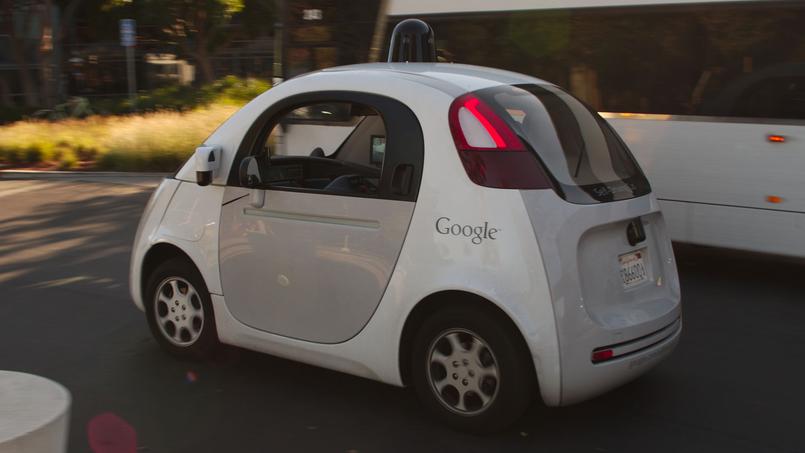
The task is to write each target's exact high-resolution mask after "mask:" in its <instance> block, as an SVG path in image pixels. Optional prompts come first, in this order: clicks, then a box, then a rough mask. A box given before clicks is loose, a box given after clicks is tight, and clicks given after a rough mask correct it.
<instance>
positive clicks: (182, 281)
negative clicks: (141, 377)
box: [144, 258, 218, 357]
mask: <svg viewBox="0 0 805 453" xmlns="http://www.w3.org/2000/svg"><path fill="white" fill-rule="evenodd" d="M144 294H145V307H146V316H147V318H148V325H149V327H150V328H151V333H152V335H153V336H154V338H156V340H157V342H158V343H159V344H160V346H162V348H163V349H165V350H166V351H168V352H170V353H171V354H174V355H177V356H184V357H205V356H208V355H210V354H211V353H212V352H213V351H214V350H215V349H216V347H217V346H218V334H217V332H216V330H215V317H214V315H213V311H212V301H211V299H210V293H209V292H208V291H207V285H205V284H204V279H203V278H202V277H201V275H200V274H199V272H198V270H197V269H196V268H195V266H193V265H192V264H191V263H189V262H187V260H185V259H181V258H174V259H170V260H168V261H165V262H163V263H161V264H160V265H158V266H157V267H156V268H155V269H154V271H153V272H152V273H151V275H150V276H149V278H148V281H147V283H146V289H145V293H144Z"/></svg>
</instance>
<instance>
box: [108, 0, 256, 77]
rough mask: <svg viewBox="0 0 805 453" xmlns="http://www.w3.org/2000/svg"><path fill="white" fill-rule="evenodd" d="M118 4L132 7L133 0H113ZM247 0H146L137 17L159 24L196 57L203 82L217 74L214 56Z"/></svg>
mask: <svg viewBox="0 0 805 453" xmlns="http://www.w3.org/2000/svg"><path fill="white" fill-rule="evenodd" d="M110 5H111V6H112V7H115V8H126V7H129V8H132V7H133V6H134V5H133V2H132V1H131V0H110ZM244 7H245V3H244V0H143V1H141V2H138V5H137V11H136V12H137V13H139V14H137V16H139V17H138V19H141V20H145V21H146V22H149V23H152V24H156V25H158V26H159V27H160V29H161V32H162V34H163V35H164V37H166V38H167V39H169V40H170V41H171V42H173V43H174V44H175V45H176V46H177V47H179V49H181V51H182V52H183V53H185V54H187V55H189V56H191V57H193V59H194V60H195V61H196V64H197V65H198V68H199V73H200V76H201V80H202V82H211V81H212V80H213V79H214V78H215V74H214V72H213V68H212V62H211V58H212V57H213V56H214V55H215V53H216V52H217V51H218V50H219V49H220V48H221V47H223V46H225V45H226V44H227V43H228V42H229V41H230V40H231V33H227V31H228V28H229V26H230V25H231V23H232V19H233V17H234V16H235V15H237V14H238V13H241V12H242V11H243V10H244Z"/></svg>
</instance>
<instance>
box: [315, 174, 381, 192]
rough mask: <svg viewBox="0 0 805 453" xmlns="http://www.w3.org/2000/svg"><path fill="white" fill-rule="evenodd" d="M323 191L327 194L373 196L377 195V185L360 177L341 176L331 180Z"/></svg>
mask: <svg viewBox="0 0 805 453" xmlns="http://www.w3.org/2000/svg"><path fill="white" fill-rule="evenodd" d="M324 190H326V191H328V192H345V193H363V194H374V193H377V184H375V183H373V182H372V181H371V180H370V179H369V178H367V177H365V176H362V175H341V176H339V177H337V178H335V179H333V180H332V181H331V182H330V184H327V186H326V187H325V188H324Z"/></svg>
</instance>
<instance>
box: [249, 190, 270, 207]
mask: <svg viewBox="0 0 805 453" xmlns="http://www.w3.org/2000/svg"><path fill="white" fill-rule="evenodd" d="M249 204H250V205H252V206H253V207H255V208H258V209H259V208H262V207H263V206H264V205H265V204H266V191H265V190H263V189H251V193H250V194H249Z"/></svg>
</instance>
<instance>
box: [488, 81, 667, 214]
mask: <svg viewBox="0 0 805 453" xmlns="http://www.w3.org/2000/svg"><path fill="white" fill-rule="evenodd" d="M475 94H476V95H477V96H478V97H480V98H482V99H483V100H484V101H485V102H486V103H487V104H489V105H490V106H491V107H492V108H493V109H495V111H496V113H497V114H498V115H499V116H500V117H501V118H503V119H504V120H505V121H506V123H507V124H508V125H509V127H511V128H512V129H513V130H514V131H515V133H516V134H517V135H519V136H520V137H521V138H523V139H524V142H526V143H527V146H528V147H529V148H531V150H532V151H533V152H535V153H537V156H538V157H539V158H540V160H541V161H542V163H543V165H544V166H545V169H546V170H547V171H548V172H549V173H550V174H551V176H552V178H553V180H554V182H555V184H556V185H557V189H558V190H559V191H560V192H561V194H560V195H562V196H563V197H564V198H565V199H566V200H567V201H570V202H572V203H584V204H588V203H598V202H607V201H617V200H625V199H628V198H634V197H639V196H642V195H645V194H647V193H649V192H650V191H651V188H650V186H649V184H648V181H647V180H646V178H645V176H644V175H643V172H642V171H641V170H640V167H639V166H638V165H637V162H636V161H635V159H634V157H632V155H631V153H630V152H629V149H628V148H627V147H626V145H625V144H624V143H623V141H622V140H621V139H620V137H618V135H617V134H616V133H615V131H614V130H613V129H612V127H611V126H610V125H609V124H608V123H607V122H606V120H604V119H603V118H601V116H600V115H598V113H596V112H595V111H593V110H592V109H590V108H589V107H588V106H587V105H585V104H584V103H582V102H581V101H579V100H578V99H576V98H574V97H573V96H572V95H570V94H569V93H567V92H565V91H563V90H561V89H560V88H557V87H553V86H538V85H517V86H500V87H493V88H487V89H484V90H480V91H478V92H476V93H475Z"/></svg>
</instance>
